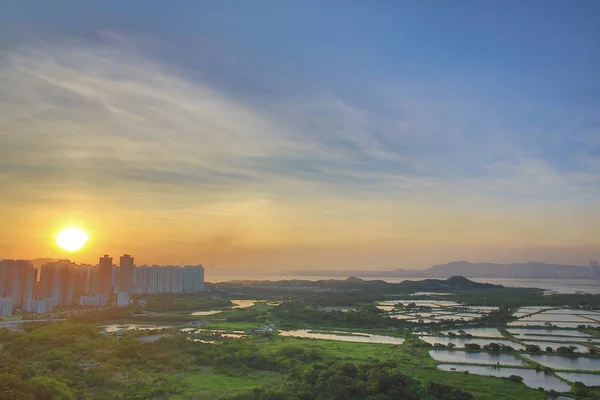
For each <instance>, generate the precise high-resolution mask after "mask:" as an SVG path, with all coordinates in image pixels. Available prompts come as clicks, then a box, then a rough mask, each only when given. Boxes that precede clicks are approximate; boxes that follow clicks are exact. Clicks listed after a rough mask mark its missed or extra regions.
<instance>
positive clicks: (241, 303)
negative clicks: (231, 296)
mask: <svg viewBox="0 0 600 400" xmlns="http://www.w3.org/2000/svg"><path fill="white" fill-rule="evenodd" d="M257 301H259V300H231V303H232V304H233V307H232V308H233V309H240V308H250V307H254V305H255V304H256V302H257Z"/></svg>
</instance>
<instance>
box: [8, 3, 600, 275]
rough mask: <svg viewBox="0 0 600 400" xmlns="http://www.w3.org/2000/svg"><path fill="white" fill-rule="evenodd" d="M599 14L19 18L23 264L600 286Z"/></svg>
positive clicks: (228, 7)
mask: <svg viewBox="0 0 600 400" xmlns="http://www.w3.org/2000/svg"><path fill="white" fill-rule="evenodd" d="M19 3H21V4H19ZM141 9H143V10H144V12H143V13H140V10H141ZM340 10H341V11H340ZM599 12H600V3H598V2H590V1H581V2H575V3H571V2H569V3H567V2H546V1H539V0H532V1H529V2H526V3H524V4H516V3H511V2H506V3H503V2H499V3H494V4H489V5H485V6H481V5H479V4H477V3H475V2H464V3H462V2H461V3H458V4H454V5H453V6H452V7H450V6H449V5H447V4H446V3H445V2H443V1H432V2H427V3H420V2H399V3H394V2H376V4H372V3H371V2H365V3H361V2H356V3H351V4H344V5H343V7H342V6H340V5H339V3H337V2H335V1H334V2H331V3H328V4H323V3H322V2H315V1H306V2H299V3H295V4H278V5H277V6H275V5H273V6H272V7H264V8H263V7H253V6H252V5H250V4H239V2H229V1H222V2H212V3H211V2H181V3H180V4H178V5H177V6H173V5H171V4H167V3H164V2H155V1H149V2H146V1H144V2H141V1H136V0H132V1H128V2H118V1H116V0H107V1H103V2H100V3H96V4H79V3H78V2H69V3H68V5H67V4H52V5H50V4H47V2H44V1H41V0H33V1H28V2H7V3H5V4H2V5H0V82H1V84H2V88H3V90H2V92H1V93H0V160H1V161H0V220H2V221H3V226H4V227H5V228H6V229H3V230H1V231H0V258H10V259H35V258H43V257H49V258H57V259H61V258H76V259H77V260H78V262H84V263H87V264H91V263H95V262H96V261H97V257H98V254H105V253H108V254H134V255H136V257H137V260H138V261H139V263H140V264H153V263H156V264H180V263H181V261H184V262H185V263H187V264H198V263H202V264H204V265H210V266H214V268H218V269H222V270H228V269H248V268H254V269H256V270H261V271H267V272H269V271H271V272H276V271H280V270H287V269H303V268H306V269H333V270H342V269H358V268H365V269H367V268H368V269H373V270H383V269H394V268H425V267H429V266H431V265H436V264H440V263H445V262H450V261H453V260H471V261H486V262H524V261H532V260H534V261H540V262H548V263H563V264H574V265H586V264H587V260H588V259H590V258H597V257H598V254H600V212H598V199H600V185H599V184H598V183H599V182H600V141H599V138H600V120H599V119H598V115H600V112H599V110H600V91H599V90H598V88H599V87H600V75H599V74H598V73H597V71H598V70H599V69H600V56H599V53H598V51H597V40H596V38H598V37H600V27H599V25H598V24H597V18H596V16H597V15H598V13H599ZM532 16H535V18H532ZM71 226H76V227H79V228H81V229H83V230H84V231H85V232H87V233H88V235H89V240H88V242H87V244H86V245H85V246H84V247H83V248H82V249H81V250H79V251H78V252H74V253H68V252H65V251H63V250H61V249H59V248H58V247H57V246H56V245H55V243H54V242H55V240H54V236H55V235H56V233H57V232H58V231H60V230H61V229H64V228H67V227H71Z"/></svg>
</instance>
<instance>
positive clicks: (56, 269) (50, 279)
mask: <svg viewBox="0 0 600 400" xmlns="http://www.w3.org/2000/svg"><path fill="white" fill-rule="evenodd" d="M77 268H78V266H77V265H76V264H74V263H72V262H71V261H69V260H60V261H58V262H55V263H48V264H45V265H43V266H42V272H41V274H40V291H39V293H38V298H39V299H44V298H46V297H49V298H50V299H52V300H51V301H52V306H63V305H70V304H71V303H73V296H74V294H75V282H76V276H77Z"/></svg>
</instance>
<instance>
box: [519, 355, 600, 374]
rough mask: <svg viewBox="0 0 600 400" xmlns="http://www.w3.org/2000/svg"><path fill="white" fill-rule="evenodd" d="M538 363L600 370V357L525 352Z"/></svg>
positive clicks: (565, 367)
mask: <svg viewBox="0 0 600 400" xmlns="http://www.w3.org/2000/svg"><path fill="white" fill-rule="evenodd" d="M523 357H526V358H529V359H530V360H532V361H535V362H536V363H538V364H541V365H543V366H545V367H550V368H554V369H578V370H582V371H600V358H590V357H567V356H549V355H546V354H544V355H538V354H523Z"/></svg>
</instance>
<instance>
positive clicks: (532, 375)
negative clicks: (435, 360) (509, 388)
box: [438, 364, 571, 392]
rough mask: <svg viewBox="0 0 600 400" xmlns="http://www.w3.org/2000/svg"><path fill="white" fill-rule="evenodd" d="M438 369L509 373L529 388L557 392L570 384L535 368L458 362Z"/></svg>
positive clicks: (565, 388) (503, 376)
mask: <svg viewBox="0 0 600 400" xmlns="http://www.w3.org/2000/svg"><path fill="white" fill-rule="evenodd" d="M438 369H441V370H443V371H456V372H465V371H469V373H470V374H475V375H487V376H495V377H498V378H508V377H509V376H511V375H517V376H520V377H522V378H523V383H524V384H525V385H527V386H529V387H530V388H534V389H537V388H540V387H541V388H544V390H556V391H557V392H568V391H570V390H571V386H570V385H569V384H568V383H566V382H563V381H561V380H560V379H558V378H556V377H554V376H552V375H546V374H544V373H543V372H537V371H536V370H535V369H523V368H496V367H482V366H477V365H459V364H439V365H438Z"/></svg>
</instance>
